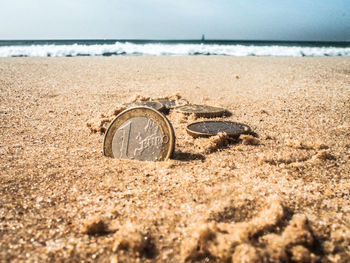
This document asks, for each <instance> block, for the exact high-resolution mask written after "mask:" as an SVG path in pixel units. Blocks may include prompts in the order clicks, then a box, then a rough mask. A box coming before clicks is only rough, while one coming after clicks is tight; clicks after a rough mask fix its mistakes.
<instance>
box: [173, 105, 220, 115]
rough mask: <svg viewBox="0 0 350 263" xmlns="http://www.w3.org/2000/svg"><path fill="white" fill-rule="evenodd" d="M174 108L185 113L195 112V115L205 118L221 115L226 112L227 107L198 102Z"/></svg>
mask: <svg viewBox="0 0 350 263" xmlns="http://www.w3.org/2000/svg"><path fill="white" fill-rule="evenodd" d="M174 110H175V111H177V112H181V113H183V114H195V116H197V117H204V118H215V117H221V116H222V115H224V114H225V113H226V109H223V108H219V107H213V106H208V105H196V104H189V105H184V106H179V107H176V108H175V109H174Z"/></svg>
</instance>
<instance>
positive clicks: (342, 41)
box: [0, 38, 350, 43]
mask: <svg viewBox="0 0 350 263" xmlns="http://www.w3.org/2000/svg"><path fill="white" fill-rule="evenodd" d="M94 40H96V41H152V42H156V41H160V42H165V41H184V42H186V41H187V42H190V41H196V42H210V41H218V42H220V41H221V42H286V43H287V42H299V43H311V42H312V43H350V40H274V39H227V38H222V39H216V38H206V39H204V40H202V39H201V38H185V39H180V38H174V39H170V38H164V39H157V38H155V39H152V38H24V39H19V38H18V39H0V41H1V42H5V41H94Z"/></svg>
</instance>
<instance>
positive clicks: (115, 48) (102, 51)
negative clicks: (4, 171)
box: [0, 42, 350, 57]
mask: <svg viewBox="0 0 350 263" xmlns="http://www.w3.org/2000/svg"><path fill="white" fill-rule="evenodd" d="M108 55H141V56H162V55H170V56H187V55H226V56H287V57H301V56H310V57H322V56H342V57H343V56H345V57H349V56H350V47H307V46H282V45H238V44H237V45H227V44H220V45H218V44H163V43H159V44H156V43H148V44H139V43H130V42H116V43H114V44H96V45H81V44H73V45H54V44H52V45H31V46H0V57H15V56H28V57H61V56H108Z"/></svg>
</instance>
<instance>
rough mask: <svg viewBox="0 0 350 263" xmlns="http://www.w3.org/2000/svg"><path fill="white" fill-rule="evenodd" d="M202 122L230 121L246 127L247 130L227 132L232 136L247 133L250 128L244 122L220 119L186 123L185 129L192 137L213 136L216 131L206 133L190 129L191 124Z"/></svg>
mask: <svg viewBox="0 0 350 263" xmlns="http://www.w3.org/2000/svg"><path fill="white" fill-rule="evenodd" d="M203 122H218V123H219V122H230V123H236V124H239V125H241V126H244V127H247V130H246V131H245V132H244V133H238V134H237V133H227V135H228V136H232V137H238V136H239V135H241V134H247V133H249V132H251V129H250V127H249V126H248V125H246V124H244V123H239V122H234V121H221V120H216V121H196V122H192V123H190V124H189V125H187V127H186V131H187V133H188V134H189V135H191V136H192V137H194V138H197V137H211V136H215V135H217V134H218V133H207V132H198V131H194V130H191V129H190V126H191V125H195V124H199V123H203Z"/></svg>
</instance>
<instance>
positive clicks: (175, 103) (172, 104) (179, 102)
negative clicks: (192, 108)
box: [157, 99, 189, 109]
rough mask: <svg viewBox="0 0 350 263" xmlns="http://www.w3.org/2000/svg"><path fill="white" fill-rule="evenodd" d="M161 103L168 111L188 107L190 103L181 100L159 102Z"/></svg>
mask: <svg viewBox="0 0 350 263" xmlns="http://www.w3.org/2000/svg"><path fill="white" fill-rule="evenodd" d="M157 101H159V102H160V103H162V104H163V105H164V106H165V107H166V108H167V109H173V108H175V107H178V106H183V105H187V104H188V103H189V102H188V101H187V100H185V99H179V100H166V99H164V100H157Z"/></svg>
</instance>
